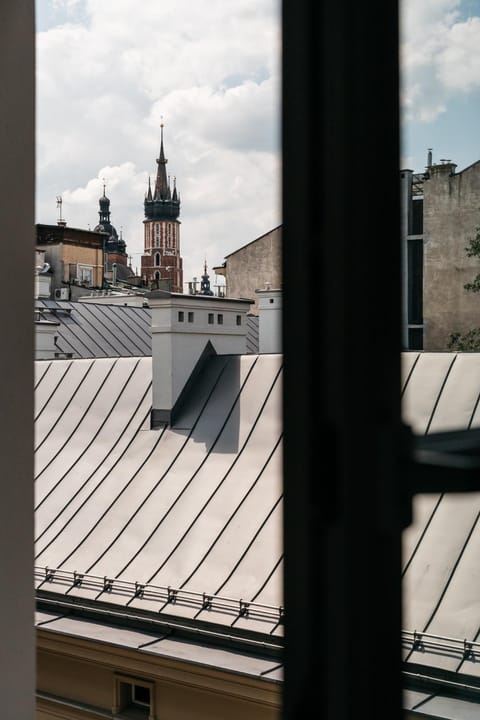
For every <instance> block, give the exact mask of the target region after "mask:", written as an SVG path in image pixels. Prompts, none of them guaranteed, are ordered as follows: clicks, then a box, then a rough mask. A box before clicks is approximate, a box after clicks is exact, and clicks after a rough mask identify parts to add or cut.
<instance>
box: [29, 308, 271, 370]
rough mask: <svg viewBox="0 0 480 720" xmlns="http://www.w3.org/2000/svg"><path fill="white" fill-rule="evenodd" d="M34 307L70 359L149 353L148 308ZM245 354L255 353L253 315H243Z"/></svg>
mask: <svg viewBox="0 0 480 720" xmlns="http://www.w3.org/2000/svg"><path fill="white" fill-rule="evenodd" d="M35 305H36V308H38V309H39V310H41V311H42V315H43V317H44V318H45V319H47V320H52V319H55V320H56V321H58V322H59V326H58V339H57V347H58V350H59V352H61V353H64V354H67V355H71V357H73V358H93V357H129V356H132V355H134V356H140V355H151V354H152V341H151V333H150V326H151V310H150V308H148V307H134V306H132V305H115V304H112V305H107V304H105V303H90V302H89V303H81V302H69V301H66V300H45V299H41V298H39V299H37V300H36V301H35ZM247 353H258V317H257V316H255V315H247Z"/></svg>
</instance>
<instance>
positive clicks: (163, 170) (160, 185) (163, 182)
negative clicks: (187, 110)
mask: <svg viewBox="0 0 480 720" xmlns="http://www.w3.org/2000/svg"><path fill="white" fill-rule="evenodd" d="M160 128H161V140H160V157H158V158H157V165H158V167H157V181H156V183H155V195H154V196H153V199H154V200H169V199H170V197H169V196H170V188H169V187H168V181H167V162H168V160H166V159H165V152H164V149H163V121H162V123H161V125H160Z"/></svg>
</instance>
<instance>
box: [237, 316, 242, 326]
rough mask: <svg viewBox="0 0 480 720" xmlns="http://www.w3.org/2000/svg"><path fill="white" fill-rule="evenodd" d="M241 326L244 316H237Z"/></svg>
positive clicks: (238, 323)
mask: <svg viewBox="0 0 480 720" xmlns="http://www.w3.org/2000/svg"><path fill="white" fill-rule="evenodd" d="M241 324H242V316H241V315H237V325H241Z"/></svg>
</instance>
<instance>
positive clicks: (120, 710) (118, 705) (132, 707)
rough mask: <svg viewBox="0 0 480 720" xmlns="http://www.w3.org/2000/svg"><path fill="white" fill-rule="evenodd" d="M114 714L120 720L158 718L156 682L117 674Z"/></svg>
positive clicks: (149, 719) (150, 719) (154, 719)
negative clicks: (155, 697)
mask: <svg viewBox="0 0 480 720" xmlns="http://www.w3.org/2000/svg"><path fill="white" fill-rule="evenodd" d="M112 714H113V715H114V716H115V717H116V718H119V720H120V718H122V719H124V720H137V719H138V720H141V719H142V718H146V720H156V716H155V707H154V684H153V683H152V682H149V681H148V680H142V679H141V678H134V677H127V676H123V675H121V676H120V675H117V676H115V687H114V701H113V707H112Z"/></svg>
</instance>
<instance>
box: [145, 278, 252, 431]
mask: <svg viewBox="0 0 480 720" xmlns="http://www.w3.org/2000/svg"><path fill="white" fill-rule="evenodd" d="M146 299H147V300H148V304H149V306H150V309H151V316H152V320H151V322H152V325H151V332H152V382H153V397H152V401H153V404H152V418H151V426H152V428H153V427H159V426H160V425H163V424H165V423H170V422H171V420H172V414H174V410H175V404H176V403H177V401H178V400H179V398H180V395H181V393H182V391H183V390H184V388H185V385H186V383H187V381H188V379H189V378H190V376H191V375H192V372H193V371H194V370H195V369H196V368H197V367H198V366H199V364H200V363H201V361H202V360H203V359H204V357H205V355H207V354H209V353H216V354H218V355H242V354H245V353H246V349H247V342H246V336H247V312H248V311H249V309H250V306H251V304H252V303H253V302H254V301H253V300H248V299H243V298H241V299H235V298H220V297H215V296H208V295H183V294H180V293H169V292H167V291H164V290H154V291H152V292H150V293H148V294H147V295H146Z"/></svg>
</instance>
